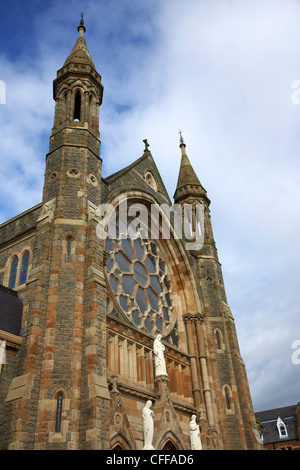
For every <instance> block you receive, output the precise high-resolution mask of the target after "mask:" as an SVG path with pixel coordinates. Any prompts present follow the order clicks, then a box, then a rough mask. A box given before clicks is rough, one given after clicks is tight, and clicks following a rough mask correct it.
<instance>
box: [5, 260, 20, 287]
mask: <svg viewBox="0 0 300 470" xmlns="http://www.w3.org/2000/svg"><path fill="white" fill-rule="evenodd" d="M18 263H19V259H18V257H17V256H14V257H13V259H12V262H11V265H10V274H9V282H8V287H9V288H10V289H14V288H15V286H16V280H17V269H18Z"/></svg>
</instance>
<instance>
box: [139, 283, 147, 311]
mask: <svg viewBox="0 0 300 470" xmlns="http://www.w3.org/2000/svg"><path fill="white" fill-rule="evenodd" d="M136 301H137V304H138V306H139V308H140V310H141V312H142V313H145V312H146V311H147V309H148V305H147V301H146V297H145V294H144V290H143V289H141V287H139V288H138V290H137V294H136Z"/></svg>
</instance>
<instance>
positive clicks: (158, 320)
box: [155, 315, 163, 331]
mask: <svg viewBox="0 0 300 470" xmlns="http://www.w3.org/2000/svg"><path fill="white" fill-rule="evenodd" d="M155 323H156V326H157V328H158V330H160V331H161V330H162V325H163V324H162V319H161V318H160V317H159V316H158V315H156V319H155Z"/></svg>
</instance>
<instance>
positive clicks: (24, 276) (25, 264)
mask: <svg viewBox="0 0 300 470" xmlns="http://www.w3.org/2000/svg"><path fill="white" fill-rule="evenodd" d="M28 265H29V251H25V253H24V255H23V258H22V263H21V271H20V279H19V285H22V284H25V283H26V281H27V273H28Z"/></svg>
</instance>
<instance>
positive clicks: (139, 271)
mask: <svg viewBox="0 0 300 470" xmlns="http://www.w3.org/2000/svg"><path fill="white" fill-rule="evenodd" d="M133 271H134V275H135V278H136V280H137V282H138V283H139V284H140V285H141V286H142V287H145V286H146V284H147V282H148V276H147V272H146V270H145V268H144V266H143V265H142V263H140V262H139V261H137V262H135V263H134V267H133Z"/></svg>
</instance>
